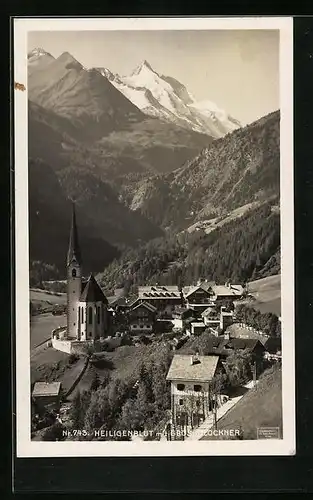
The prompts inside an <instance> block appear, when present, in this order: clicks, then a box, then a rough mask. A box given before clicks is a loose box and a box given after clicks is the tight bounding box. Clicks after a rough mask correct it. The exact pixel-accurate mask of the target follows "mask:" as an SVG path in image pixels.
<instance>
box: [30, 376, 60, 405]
mask: <svg viewBox="0 0 313 500" xmlns="http://www.w3.org/2000/svg"><path fill="white" fill-rule="evenodd" d="M32 400H33V402H34V404H35V405H36V407H37V409H38V410H39V411H45V410H48V409H50V410H58V409H59V408H60V403H61V382H50V383H48V382H36V383H35V385H34V388H33V392H32Z"/></svg>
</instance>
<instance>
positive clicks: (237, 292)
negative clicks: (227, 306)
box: [212, 285, 244, 297]
mask: <svg viewBox="0 0 313 500" xmlns="http://www.w3.org/2000/svg"><path fill="white" fill-rule="evenodd" d="M212 289H213V292H214V293H215V295H217V296H220V297H222V296H227V297H228V296H233V297H240V296H241V295H242V294H243V291H244V287H243V286H242V285H228V286H226V285H215V286H213V287H212Z"/></svg>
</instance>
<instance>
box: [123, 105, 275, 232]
mask: <svg viewBox="0 0 313 500" xmlns="http://www.w3.org/2000/svg"><path fill="white" fill-rule="evenodd" d="M279 123H280V113H279V111H277V112H274V113H271V114H269V115H268V116H266V117H264V118H262V119H260V120H258V121H256V122H255V123H253V124H251V125H248V126H246V127H244V128H242V129H239V130H236V131H234V132H232V133H231V134H228V135H226V136H225V137H223V138H222V139H218V140H215V141H213V142H212V143H211V144H210V146H209V147H207V148H205V149H203V150H202V151H201V153H200V154H199V155H197V156H196V157H195V158H194V159H193V160H191V161H188V162H186V163H185V164H184V165H182V167H181V168H179V169H176V170H175V171H174V172H171V173H169V174H167V175H164V176H150V177H149V178H146V179H142V180H141V181H140V182H138V184H137V185H136V184H134V185H133V186H132V190H129V191H128V192H127V193H126V200H127V203H128V204H129V205H130V206H131V208H132V209H133V210H138V211H140V212H141V213H142V214H144V215H145V216H146V217H148V218H150V219H151V220H153V221H154V222H156V223H157V224H161V225H162V226H163V227H170V228H177V227H179V228H181V229H183V228H185V227H187V226H188V225H190V224H191V223H192V222H196V221H198V220H201V219H205V218H211V217H214V216H220V215H223V214H225V213H226V212H228V211H231V210H233V209H235V208H238V207H240V206H242V205H245V204H247V203H251V202H260V203H262V202H264V201H268V200H269V199H272V198H273V197H277V195H278V194H279V182H280V180H279V179H280V173H279V165H280V152H279V129H280V127H279Z"/></svg>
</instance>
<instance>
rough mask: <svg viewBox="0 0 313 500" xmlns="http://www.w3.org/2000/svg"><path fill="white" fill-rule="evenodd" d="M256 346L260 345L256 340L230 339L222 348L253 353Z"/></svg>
mask: <svg viewBox="0 0 313 500" xmlns="http://www.w3.org/2000/svg"><path fill="white" fill-rule="evenodd" d="M257 344H260V345H262V344H261V342H260V341H259V340H258V339H242V338H232V339H229V340H227V341H226V343H225V344H224V347H225V348H229V349H249V350H251V351H253V349H255V347H256V346H257ZM262 347H263V346H262Z"/></svg>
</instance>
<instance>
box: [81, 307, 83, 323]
mask: <svg viewBox="0 0 313 500" xmlns="http://www.w3.org/2000/svg"><path fill="white" fill-rule="evenodd" d="M81 318H82V323H83V322H84V308H83V307H82V308H81Z"/></svg>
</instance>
